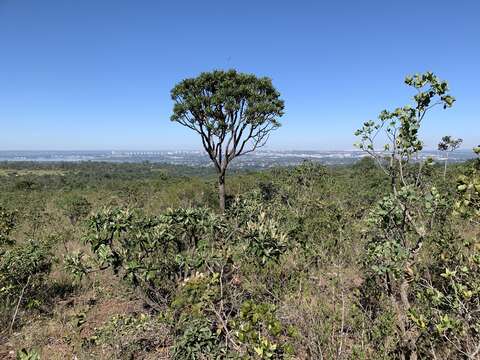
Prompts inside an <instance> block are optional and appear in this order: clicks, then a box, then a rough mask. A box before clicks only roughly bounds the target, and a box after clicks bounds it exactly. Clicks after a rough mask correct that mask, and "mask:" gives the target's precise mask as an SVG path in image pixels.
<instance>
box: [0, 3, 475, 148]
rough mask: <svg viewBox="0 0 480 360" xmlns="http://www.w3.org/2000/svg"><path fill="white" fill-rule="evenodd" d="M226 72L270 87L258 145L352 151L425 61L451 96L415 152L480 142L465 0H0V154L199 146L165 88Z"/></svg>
mask: <svg viewBox="0 0 480 360" xmlns="http://www.w3.org/2000/svg"><path fill="white" fill-rule="evenodd" d="M228 68H235V69H237V70H239V71H243V72H251V73H255V74H257V75H262V76H269V77H271V78H272V79H273V83H274V85H275V86H276V87H277V88H278V89H279V91H280V92H281V94H282V96H283V98H284V100H285V105H286V114H285V116H284V117H283V118H282V122H283V124H284V126H282V127H281V128H280V129H279V130H278V131H276V132H275V134H273V135H272V137H271V138H270V142H269V145H268V148H270V149H319V150H328V149H351V148H352V143H353V142H354V141H355V137H354V136H353V132H354V131H355V130H356V129H357V128H358V127H359V126H360V125H361V123H362V122H363V121H364V120H367V119H369V118H374V117H376V116H377V114H378V113H379V112H380V111H381V110H382V109H384V108H394V107H396V106H399V105H403V104H405V103H407V102H408V101H409V100H410V99H409V97H410V96H411V95H412V92H411V91H410V90H409V89H408V88H407V87H406V86H405V85H404V84H403V78H404V76H405V75H406V74H409V73H414V72H422V71H426V70H431V71H433V72H435V73H436V74H437V75H439V76H440V77H441V78H444V79H446V80H448V81H449V83H450V88H451V90H452V95H454V96H455V97H456V98H457V103H456V104H455V106H454V108H452V109H450V110H446V111H441V110H438V111H435V112H433V113H432V114H431V116H430V117H429V118H428V119H427V123H426V125H425V128H424V137H425V139H426V145H427V147H430V148H433V147H435V146H436V143H437V142H438V140H439V139H440V137H441V136H442V135H445V134H449V135H453V136H456V137H462V138H464V140H465V147H471V146H473V145H475V144H477V143H479V142H480V116H479V107H480V1H477V0H469V1H467V0H457V1H451V0H449V1H444V0H435V1H429V0H422V1H420V0H415V1H413V0H397V1H393V0H375V1H374V0H362V1H360V0H349V1H347V0H331V1H321V0H318V1H313V0H312V1H306V0H296V1H291V0H290V1H287V0H276V1H273V0H272V1H267V0H256V1H252V0H242V1H234V0H223V1H221V0H216V1H213V0H202V1H200V0H188V1H187V0H183V1H182V0H174V1H162V0H141V1H140V0H137V1H133V0H0V125H1V126H0V150H20V149H23V150H35V149H43V150H63V149H66V150H94V149H106V150H110V149H146V150H151V149H157V150H162V149H198V148H200V142H199V139H197V137H196V136H195V134H192V133H191V132H190V131H189V130H188V129H185V128H183V127H181V126H180V125H178V124H175V123H172V122H170V120H169V116H170V113H171V108H172V103H171V101H170V94H169V92H170V89H171V88H172V87H173V86H174V84H175V83H177V82H178V81H180V80H182V79H183V78H186V77H191V76H195V75H197V74H198V73H200V72H201V71H209V70H213V69H228Z"/></svg>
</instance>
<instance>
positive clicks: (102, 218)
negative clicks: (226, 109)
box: [0, 73, 480, 359]
mask: <svg viewBox="0 0 480 360" xmlns="http://www.w3.org/2000/svg"><path fill="white" fill-rule="evenodd" d="M406 83H407V84H408V85H410V86H412V87H414V88H415V89H416V90H417V95H416V96H415V98H414V103H413V104H412V105H411V106H405V107H402V108H398V109H395V110H394V111H384V112H382V113H381V115H380V116H379V120H378V121H368V122H366V123H364V125H363V127H362V128H361V129H360V130H358V131H357V135H358V136H359V140H360V142H359V144H358V145H359V146H360V147H361V148H363V149H364V150H365V151H366V152H368V153H370V155H371V156H370V157H365V158H364V159H363V160H362V161H360V162H358V163H356V164H354V165H352V166H348V167H329V168H327V167H323V166H321V165H319V164H315V163H311V162H305V163H303V164H301V165H299V166H297V167H293V168H275V169H270V170H268V171H258V172H253V171H252V172H248V173H247V172H238V173H235V174H231V176H230V179H229V183H228V184H229V186H228V197H227V198H226V204H225V213H223V212H222V211H219V197H218V195H217V191H218V189H217V185H218V184H217V181H218V180H217V179H216V175H215V173H211V172H210V171H208V170H198V169H189V168H176V167H172V166H162V165H152V164H116V165H115V164H107V163H81V164H34V163H5V164H1V166H0V178H1V181H0V190H1V191H0V254H1V258H0V294H1V298H0V322H1V329H2V331H1V334H0V337H1V338H0V357H2V358H3V357H5V358H15V357H17V358H20V359H38V358H42V359H64V358H71V357H73V356H75V357H76V358H77V359H91V358H101V359H111V358H120V359H250V358H251V359H417V358H432V359H476V358H478V357H479V354H480V315H479V309H480V280H479V279H480V277H479V272H480V268H479V266H480V253H479V250H480V242H479V240H480V239H479V225H480V160H479V159H474V160H472V161H470V162H466V163H463V164H451V165H450V166H449V167H448V168H447V167H445V165H444V164H443V163H435V162H434V161H432V160H431V159H430V160H425V161H418V159H417V155H418V153H419V152H420V151H421V150H422V141H421V139H420V138H419V131H418V130H419V129H420V127H421V123H422V121H428V116H426V114H427V112H428V111H429V110H430V109H431V105H433V104H436V103H437V102H438V103H439V105H443V106H444V107H445V108H448V107H450V106H452V105H453V103H454V99H453V98H452V97H451V96H450V95H448V88H447V85H446V83H445V82H442V81H440V80H438V79H437V78H436V77H435V76H433V74H429V73H427V74H423V75H418V76H415V77H412V78H407V80H406ZM382 131H385V136H382V135H381V134H382ZM379 141H386V142H387V143H386V145H385V146H384V147H383V148H382V149H383V151H381V152H378V151H376V150H375V149H378V148H379V146H378V142H379ZM475 151H476V153H477V155H480V149H479V148H476V149H475ZM444 172H446V176H444Z"/></svg>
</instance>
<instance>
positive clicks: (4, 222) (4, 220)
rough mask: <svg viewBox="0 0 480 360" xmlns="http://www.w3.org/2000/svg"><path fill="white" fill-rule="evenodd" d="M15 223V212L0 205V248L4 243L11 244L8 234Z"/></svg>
mask: <svg viewBox="0 0 480 360" xmlns="http://www.w3.org/2000/svg"><path fill="white" fill-rule="evenodd" d="M15 225H16V213H15V212H13V211H8V210H6V209H4V208H3V207H1V206H0V249H1V246H4V245H12V244H13V240H12V239H10V234H11V232H12V230H13V229H14V228H15Z"/></svg>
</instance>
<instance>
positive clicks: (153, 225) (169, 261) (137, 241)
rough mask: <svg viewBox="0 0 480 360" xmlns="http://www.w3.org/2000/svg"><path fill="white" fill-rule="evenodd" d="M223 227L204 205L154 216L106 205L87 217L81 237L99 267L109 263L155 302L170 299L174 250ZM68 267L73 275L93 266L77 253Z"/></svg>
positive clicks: (175, 271)
mask: <svg viewBox="0 0 480 360" xmlns="http://www.w3.org/2000/svg"><path fill="white" fill-rule="evenodd" d="M223 229H224V227H223V225H222V222H221V220H220V219H219V218H217V217H216V216H215V215H213V214H211V213H210V212H208V210H206V209H176V210H168V211H167V212H165V213H164V214H162V215H160V216H158V217H145V216H143V215H141V214H140V213H139V212H136V211H132V210H129V209H113V210H112V209H105V210H103V211H101V212H100V213H97V214H95V215H93V216H92V217H91V218H90V219H89V228H88V234H87V235H86V237H85V240H86V242H87V243H88V244H89V245H90V247H91V249H92V252H93V253H94V255H95V260H96V261H97V262H98V265H99V267H100V268H101V269H107V268H111V269H112V270H113V271H114V272H115V273H116V274H119V275H121V276H122V277H123V278H124V279H126V280H127V281H129V282H130V283H131V284H132V285H134V286H136V287H140V288H141V289H142V290H143V291H144V293H145V294H146V295H147V298H148V299H150V300H152V301H153V302H154V303H157V304H158V303H159V302H160V303H163V302H165V301H166V300H167V299H168V298H169V296H170V295H171V293H172V292H173V290H174V289H175V284H176V281H177V280H178V279H179V277H180V275H181V270H182V268H181V266H180V265H181V264H180V263H179V262H177V259H178V257H177V255H179V254H180V253H181V252H182V251H184V250H187V249H189V248H195V247H197V246H199V245H201V244H202V243H204V242H208V239H212V238H217V237H218V233H219V232H222V231H223ZM67 266H69V267H70V268H71V270H74V272H75V271H76V273H77V274H78V273H79V272H80V273H81V272H82V271H83V272H89V271H90V269H91V266H86V265H82V263H81V259H80V258H79V257H78V256H77V258H72V257H70V258H68V259H67ZM152 305H153V304H152Z"/></svg>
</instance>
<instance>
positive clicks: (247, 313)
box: [231, 301, 293, 359]
mask: <svg viewBox="0 0 480 360" xmlns="http://www.w3.org/2000/svg"><path fill="white" fill-rule="evenodd" d="M275 312H276V307H275V306H274V305H272V304H267V303H261V304H257V303H255V302H253V301H246V302H244V303H243V304H242V306H241V308H240V312H239V314H238V316H237V317H236V318H235V319H234V320H233V321H232V325H231V326H232V328H233V329H234V333H235V336H236V337H237V339H238V340H239V341H240V342H241V343H242V344H244V345H245V346H246V348H247V352H248V354H249V355H251V356H255V357H256V358H259V359H283V358H285V356H286V355H292V354H293V347H292V346H291V344H289V343H288V342H287V341H285V339H286V338H288V336H290V335H292V333H293V330H292V329H286V328H285V327H284V326H283V325H282V323H281V322H280V320H279V319H278V318H277V317H276V315H275Z"/></svg>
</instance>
